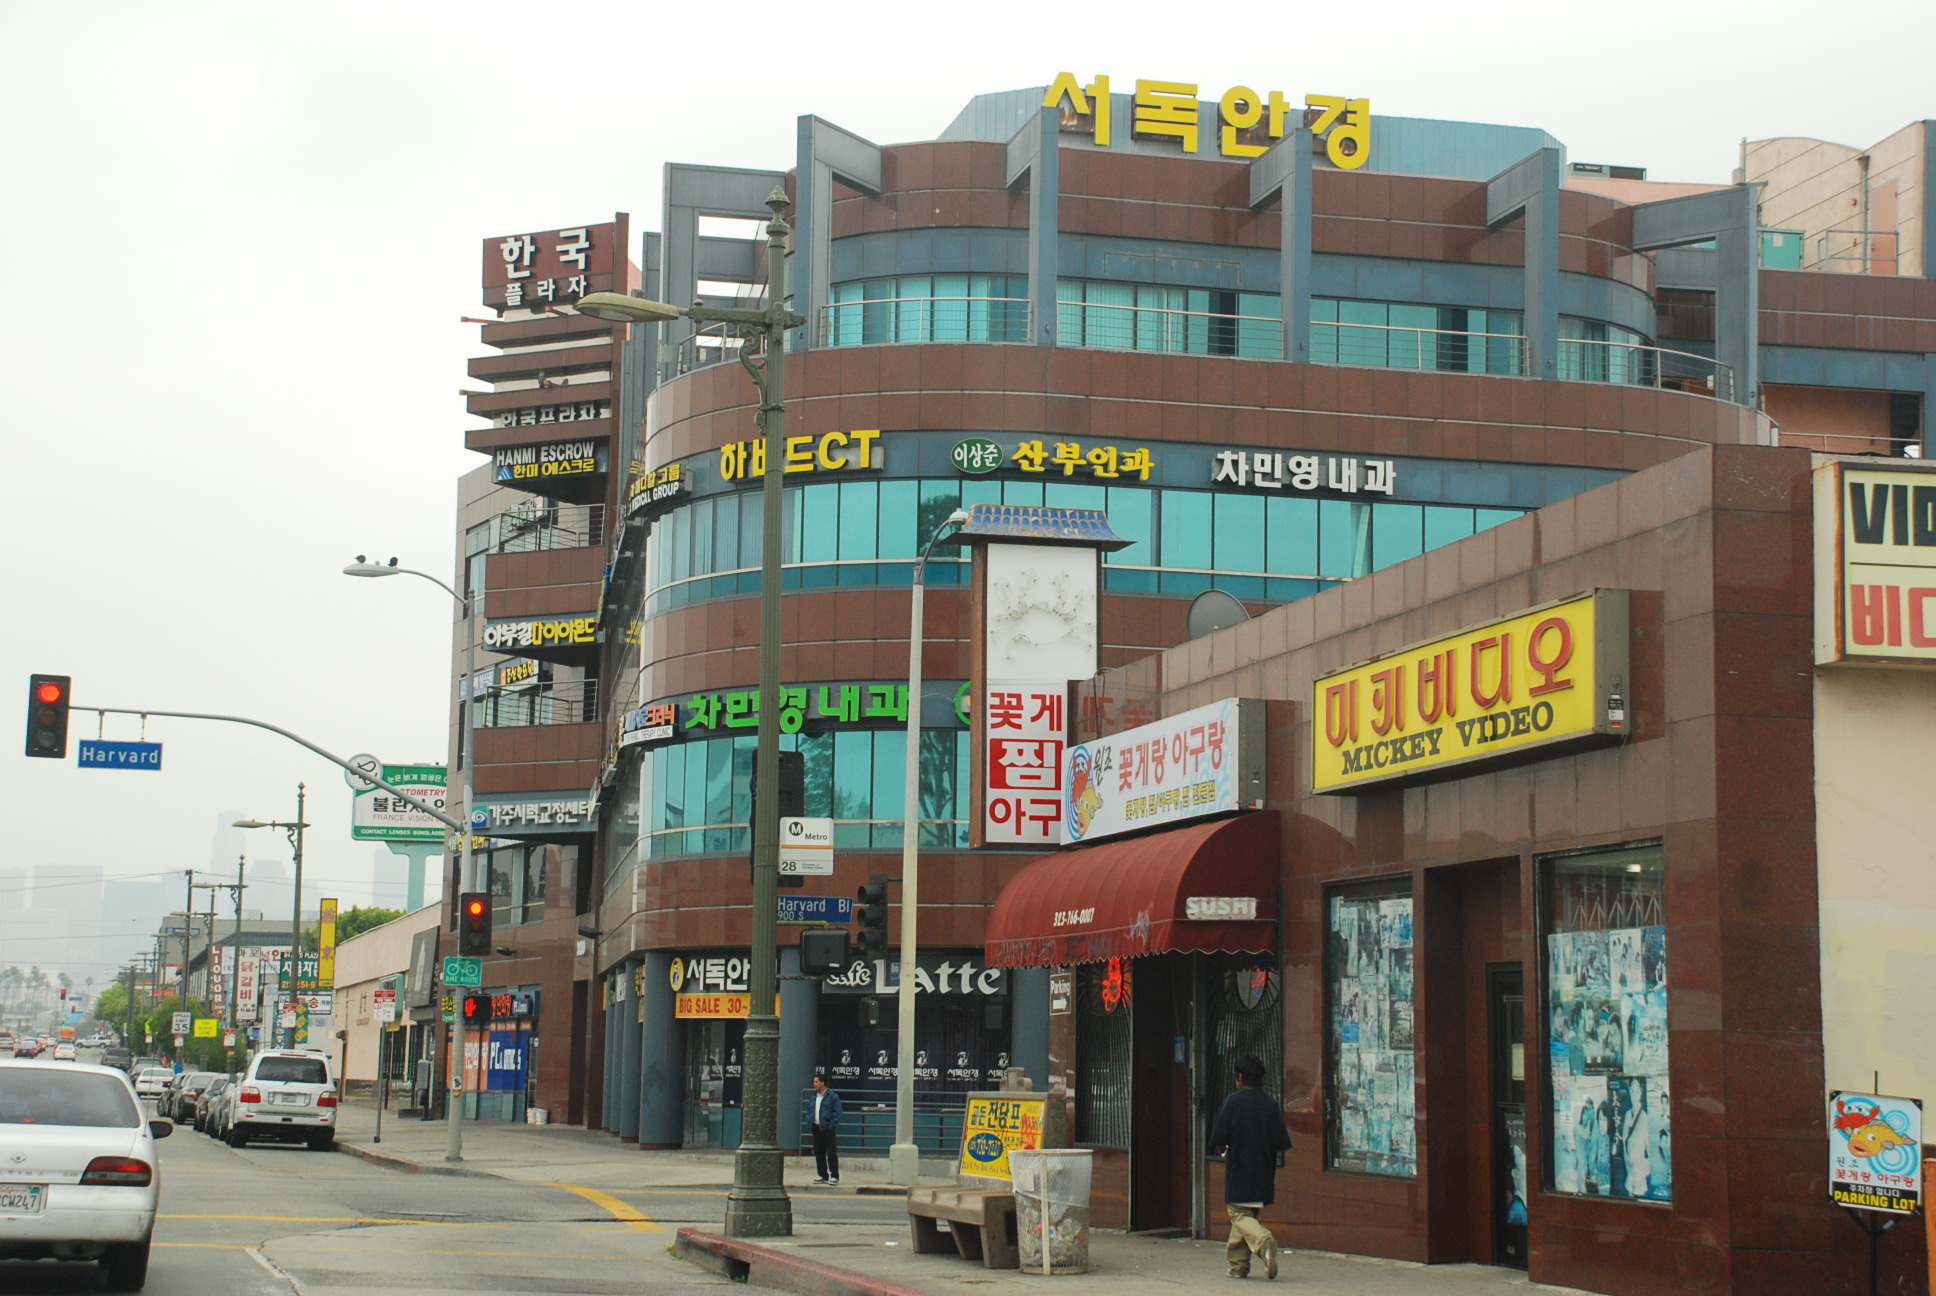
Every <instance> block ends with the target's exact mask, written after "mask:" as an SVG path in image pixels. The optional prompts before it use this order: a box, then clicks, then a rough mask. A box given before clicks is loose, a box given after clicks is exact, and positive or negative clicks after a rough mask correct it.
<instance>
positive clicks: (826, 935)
mask: <svg viewBox="0 0 1936 1296" xmlns="http://www.w3.org/2000/svg"><path fill="white" fill-rule="evenodd" d="M846 970H847V929H846V928H845V927H816V928H813V929H812V930H809V931H803V932H801V933H800V971H802V972H803V973H805V974H806V975H808V976H810V977H824V976H833V975H835V974H836V973H839V972H844V971H846Z"/></svg>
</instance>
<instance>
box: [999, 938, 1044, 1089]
mask: <svg viewBox="0 0 1936 1296" xmlns="http://www.w3.org/2000/svg"><path fill="white" fill-rule="evenodd" d="M1008 1023H1009V1025H1008V1029H1009V1044H1008V1056H1009V1059H1010V1060H1011V1061H1012V1062H1013V1064H1014V1065H1016V1066H1018V1067H1021V1068H1022V1069H1023V1070H1024V1071H1027V1072H1028V1076H1029V1079H1031V1080H1033V1081H1034V1082H1035V1088H1036V1092H1038V1093H1046V1092H1048V1088H1049V970H1048V969H1047V968H1045V967H1032V968H1010V969H1009V970H1008Z"/></svg>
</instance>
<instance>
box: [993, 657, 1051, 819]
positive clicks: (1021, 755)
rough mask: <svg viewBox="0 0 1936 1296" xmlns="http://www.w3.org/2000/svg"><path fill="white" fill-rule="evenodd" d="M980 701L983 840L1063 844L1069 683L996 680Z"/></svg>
mask: <svg viewBox="0 0 1936 1296" xmlns="http://www.w3.org/2000/svg"><path fill="white" fill-rule="evenodd" d="M982 698H983V708H984V709H983V711H982V715H983V717H984V719H983V733H984V734H985V735H986V744H987V745H986V747H985V748H984V750H983V752H982V758H983V759H982V770H983V787H982V796H983V804H982V819H983V822H982V840H983V841H985V842H987V843H988V844H989V845H991V846H993V845H1023V846H1057V845H1060V844H1061V842H1062V829H1061V821H1062V749H1063V746H1064V744H1065V743H1066V741H1067V739H1068V723H1067V712H1068V698H1069V685H1068V683H1067V681H1064V680H994V681H990V682H989V684H988V686H987V688H986V689H985V690H984V691H983V695H982Z"/></svg>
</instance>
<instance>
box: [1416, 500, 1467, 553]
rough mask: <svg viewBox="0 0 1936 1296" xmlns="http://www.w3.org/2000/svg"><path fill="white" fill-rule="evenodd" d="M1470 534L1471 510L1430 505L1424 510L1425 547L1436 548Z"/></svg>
mask: <svg viewBox="0 0 1936 1296" xmlns="http://www.w3.org/2000/svg"><path fill="white" fill-rule="evenodd" d="M1471 534H1472V510H1471V509H1469V508H1452V507H1447V506H1445V505H1440V504H1434V505H1430V506H1428V507H1427V508H1426V510H1425V547H1426V548H1427V549H1436V548H1438V547H1439V546H1440V545H1449V544H1451V543H1452V542H1453V541H1454V540H1463V539H1464V538H1465V537H1467V536H1469V535H1471Z"/></svg>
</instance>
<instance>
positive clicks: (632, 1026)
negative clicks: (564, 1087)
mask: <svg viewBox="0 0 1936 1296" xmlns="http://www.w3.org/2000/svg"><path fill="white" fill-rule="evenodd" d="M634 966H635V965H634V964H632V963H630V962H627V963H621V964H620V965H619V975H620V976H622V977H624V978H625V1001H624V1002H623V1003H620V1004H614V1005H613V1007H614V1008H615V1009H616V1010H617V1013H616V1015H617V1017H618V1086H617V1096H616V1098H615V1101H616V1102H617V1104H618V1106H617V1109H616V1111H615V1113H614V1114H615V1116H616V1117H617V1121H616V1124H615V1125H614V1127H613V1128H615V1129H616V1130H617V1131H618V1136H619V1137H620V1138H622V1139H627V1140H636V1139H637V1138H638V1136H639V1005H638V994H637V992H636V991H635V990H634V989H633V987H632V969H633V967H634Z"/></svg>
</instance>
